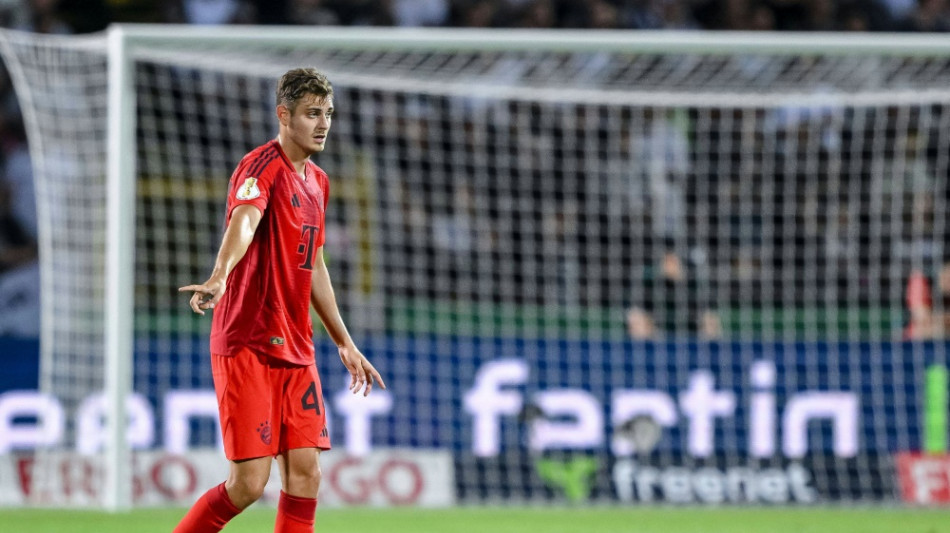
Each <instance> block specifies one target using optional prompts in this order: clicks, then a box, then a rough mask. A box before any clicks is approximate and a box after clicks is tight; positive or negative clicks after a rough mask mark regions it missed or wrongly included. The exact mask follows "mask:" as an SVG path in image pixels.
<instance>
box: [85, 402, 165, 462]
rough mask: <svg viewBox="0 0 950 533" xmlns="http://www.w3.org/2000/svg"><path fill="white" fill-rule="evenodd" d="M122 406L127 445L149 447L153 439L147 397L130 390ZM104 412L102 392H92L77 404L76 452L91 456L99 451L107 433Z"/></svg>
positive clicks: (150, 410) (152, 422) (153, 422)
mask: <svg viewBox="0 0 950 533" xmlns="http://www.w3.org/2000/svg"><path fill="white" fill-rule="evenodd" d="M125 409H126V412H127V413H128V417H129V425H128V428H127V429H126V431H125V438H126V439H127V440H128V442H129V446H131V447H132V448H133V449H140V450H141V449H147V448H150V447H152V445H153V444H154V441H155V419H154V417H153V416H152V407H151V406H150V405H149V403H148V400H147V399H146V398H145V396H142V395H141V394H137V393H133V394H131V395H129V397H128V398H127V399H126V401H125ZM105 415H106V397H105V395H104V394H101V393H100V394H93V395H92V396H89V397H88V398H86V399H85V400H83V402H82V403H81V404H79V409H78V410H77V411H76V416H77V417H78V420H77V426H78V427H77V429H76V431H77V432H78V435H77V436H76V450H77V451H78V452H79V453H82V454H85V455H92V454H94V453H97V452H99V451H100V450H102V447H103V446H104V445H105V442H106V435H107V433H106V420H105Z"/></svg>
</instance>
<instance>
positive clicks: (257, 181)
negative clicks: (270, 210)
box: [228, 150, 278, 220]
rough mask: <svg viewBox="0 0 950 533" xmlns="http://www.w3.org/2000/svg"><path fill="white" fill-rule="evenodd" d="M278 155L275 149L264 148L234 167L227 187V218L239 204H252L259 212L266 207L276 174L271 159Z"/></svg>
mask: <svg viewBox="0 0 950 533" xmlns="http://www.w3.org/2000/svg"><path fill="white" fill-rule="evenodd" d="M277 157H278V154H277V152H276V151H273V150H264V151H262V152H260V153H258V154H255V155H254V156H251V157H247V158H245V159H244V160H243V161H241V163H240V164H239V165H238V167H237V168H236V169H234V174H232V175H231V184H230V185H229V187H228V219H229V220H230V218H231V213H232V212H233V211H234V208H235V207H237V206H239V205H253V206H254V207H256V208H257V209H258V210H260V212H261V213H263V212H264V210H265V209H266V208H267V202H268V200H269V199H270V193H271V189H272V188H273V186H274V178H275V176H276V170H275V167H276V166H277V165H273V164H271V163H273V161H274V160H275V159H276V158H277Z"/></svg>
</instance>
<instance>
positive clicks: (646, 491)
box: [613, 459, 818, 504]
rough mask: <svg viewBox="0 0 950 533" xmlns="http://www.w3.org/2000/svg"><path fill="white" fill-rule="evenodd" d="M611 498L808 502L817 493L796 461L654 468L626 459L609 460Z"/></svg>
mask: <svg viewBox="0 0 950 533" xmlns="http://www.w3.org/2000/svg"><path fill="white" fill-rule="evenodd" d="M613 482H614V487H616V490H617V498H618V499H620V500H621V501H624V502H633V501H641V502H652V501H661V502H667V503H678V504H689V503H708V504H719V503H724V502H731V503H789V502H801V503H813V502H815V501H817V499H818V493H817V491H816V490H815V489H814V488H813V487H812V486H811V473H810V472H808V470H806V469H805V467H803V466H802V465H800V464H798V463H792V464H790V465H788V467H787V468H785V469H779V468H763V469H759V468H756V467H752V466H749V467H742V466H740V467H730V468H726V469H724V470H720V469H718V468H712V467H700V468H687V467H680V466H669V467H664V468H655V467H651V466H641V465H637V464H636V462H635V461H633V460H632V459H621V460H618V461H617V462H616V463H615V464H614V468H613Z"/></svg>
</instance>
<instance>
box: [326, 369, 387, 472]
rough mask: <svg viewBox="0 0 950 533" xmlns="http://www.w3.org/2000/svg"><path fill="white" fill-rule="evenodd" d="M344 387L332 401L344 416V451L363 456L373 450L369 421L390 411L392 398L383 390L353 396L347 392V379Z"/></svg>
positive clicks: (348, 382) (348, 384) (348, 383)
mask: <svg viewBox="0 0 950 533" xmlns="http://www.w3.org/2000/svg"><path fill="white" fill-rule="evenodd" d="M344 386H345V387H346V389H344V390H342V391H340V392H338V393H337V394H336V395H335V396H334V397H333V399H334V406H335V408H336V409H338V410H339V411H340V413H342V414H343V415H345V416H346V420H345V422H344V423H343V430H344V437H343V438H344V441H345V446H346V451H347V452H348V453H349V454H351V455H356V456H363V455H366V454H368V453H369V452H370V451H372V449H373V444H372V430H371V427H372V425H371V424H370V419H371V418H372V417H373V415H383V414H386V413H388V412H390V411H392V408H393V397H392V394H390V393H389V392H387V391H384V390H374V391H373V393H372V394H370V395H369V396H362V395H359V394H353V393H352V392H351V391H350V390H349V386H350V381H349V378H347V380H346V383H345V384H344ZM329 418H330V417H329V413H328V414H327V419H329Z"/></svg>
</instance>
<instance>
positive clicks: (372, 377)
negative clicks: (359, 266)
mask: <svg viewBox="0 0 950 533" xmlns="http://www.w3.org/2000/svg"><path fill="white" fill-rule="evenodd" d="M310 305H312V306H313V308H314V310H316V311H317V315H319V316H320V320H321V321H322V322H323V326H324V327H325V328H326V329H327V333H329V334H330V338H331V339H333V342H334V343H335V344H336V346H337V349H338V350H339V351H340V360H341V361H343V365H344V366H345V367H346V369H347V370H349V372H350V377H351V380H350V390H351V391H353V393H357V392H359V391H360V390H361V389H362V390H363V396H366V395H367V394H369V393H370V392H371V391H372V390H373V383H374V382H375V383H378V384H379V386H380V387H382V388H384V389H385V388H386V383H384V382H383V378H381V377H380V376H379V372H377V371H376V368H375V367H373V365H372V363H370V362H369V359H367V358H366V356H365V355H363V353H362V352H360V351H359V349H358V348H357V347H356V344H355V343H354V342H353V338H352V337H350V333H349V331H347V329H346V325H345V324H344V323H343V317H341V316H340V309H339V307H337V304H336V295H335V294H334V292H333V284H332V283H331V282H330V272H329V271H328V270H327V265H326V263H325V262H324V261H323V246H320V247H319V248H317V251H316V260H315V261H314V265H313V274H311V288H310Z"/></svg>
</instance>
